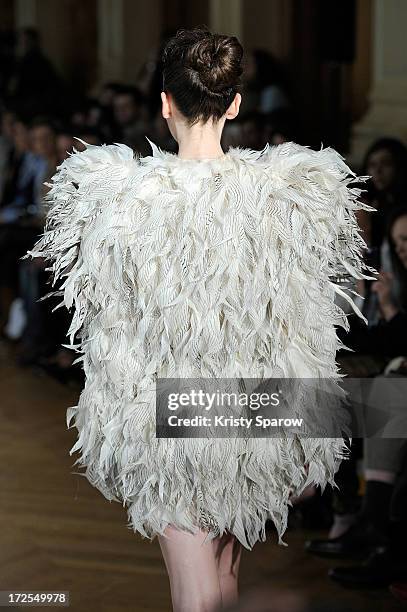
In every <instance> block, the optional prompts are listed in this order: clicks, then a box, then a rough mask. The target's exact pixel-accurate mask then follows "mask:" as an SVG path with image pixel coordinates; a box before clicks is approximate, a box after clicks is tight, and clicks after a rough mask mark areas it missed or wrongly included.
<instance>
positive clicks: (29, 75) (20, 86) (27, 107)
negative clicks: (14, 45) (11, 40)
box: [7, 28, 63, 116]
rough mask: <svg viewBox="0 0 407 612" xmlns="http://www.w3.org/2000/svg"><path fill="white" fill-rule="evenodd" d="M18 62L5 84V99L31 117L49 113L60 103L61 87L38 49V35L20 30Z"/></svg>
mask: <svg viewBox="0 0 407 612" xmlns="http://www.w3.org/2000/svg"><path fill="white" fill-rule="evenodd" d="M17 51H18V53H17V54H18V58H17V62H16V65H15V70H14V73H13V75H12V76H11V78H10V80H9V83H8V91H7V93H8V96H9V97H10V98H11V99H12V100H16V101H18V103H19V104H20V109H21V110H24V111H25V112H26V113H30V114H31V116H33V115H35V114H38V113H41V112H50V111H52V110H53V109H54V108H58V104H59V103H60V102H61V101H62V92H63V83H62V81H61V78H60V77H59V75H58V73H57V72H56V70H55V68H54V66H53V65H52V63H51V62H50V60H49V59H48V58H47V57H46V56H45V55H44V53H43V51H42V49H41V41H40V36H39V33H38V31H37V30H36V29H34V28H23V29H22V30H21V31H20V32H19V35H18V50H17Z"/></svg>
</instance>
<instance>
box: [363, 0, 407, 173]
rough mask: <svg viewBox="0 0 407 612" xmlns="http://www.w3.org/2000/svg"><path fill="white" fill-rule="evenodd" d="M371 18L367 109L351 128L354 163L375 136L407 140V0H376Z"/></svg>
mask: <svg viewBox="0 0 407 612" xmlns="http://www.w3.org/2000/svg"><path fill="white" fill-rule="evenodd" d="M372 18H373V24H372V31H373V67H372V88H371V93H370V95H369V109H368V111H367V113H366V115H365V116H364V117H363V119H362V120H361V121H360V122H359V123H357V124H356V125H355V126H354V129H353V138H352V149H351V162H352V163H353V164H359V163H360V162H361V160H362V158H363V156H364V154H365V152H366V149H367V148H368V147H369V145H370V144H371V143H372V142H373V141H374V140H376V139H377V138H380V137H382V136H394V137H396V138H400V139H401V140H403V141H405V142H407V55H406V53H405V39H406V29H405V24H406V23H407V2H405V0H386V1H383V0H375V3H374V7H373V16H372Z"/></svg>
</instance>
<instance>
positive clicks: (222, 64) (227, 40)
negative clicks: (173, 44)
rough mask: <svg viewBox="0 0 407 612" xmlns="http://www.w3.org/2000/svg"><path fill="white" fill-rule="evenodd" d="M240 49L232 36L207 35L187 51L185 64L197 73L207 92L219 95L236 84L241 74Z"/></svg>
mask: <svg viewBox="0 0 407 612" xmlns="http://www.w3.org/2000/svg"><path fill="white" fill-rule="evenodd" d="M241 49H242V48H241V45H240V43H239V42H238V40H237V39H236V38H235V37H234V36H223V35H221V34H211V33H209V34H208V35H207V36H205V37H204V38H202V39H201V40H198V41H197V42H195V43H194V44H193V45H192V46H191V47H190V48H189V49H188V51H187V54H186V57H185V64H186V66H188V67H189V68H191V69H192V70H195V71H196V72H197V73H198V75H199V79H200V81H201V82H202V84H203V85H204V86H205V87H206V88H207V89H208V90H209V91H211V92H214V93H220V92H222V91H224V90H225V89H229V88H230V87H236V86H237V84H238V81H239V77H240V75H241V73H242V68H241V59H242V51H241Z"/></svg>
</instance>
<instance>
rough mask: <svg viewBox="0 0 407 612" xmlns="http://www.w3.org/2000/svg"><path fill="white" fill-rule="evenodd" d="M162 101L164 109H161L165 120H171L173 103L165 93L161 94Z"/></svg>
mask: <svg viewBox="0 0 407 612" xmlns="http://www.w3.org/2000/svg"><path fill="white" fill-rule="evenodd" d="M161 101H162V108H161V113H162V116H163V118H164V119H169V117H171V103H170V100H169V97H168V95H167V94H166V93H165V91H162V92H161Z"/></svg>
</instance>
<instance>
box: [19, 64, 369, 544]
mask: <svg viewBox="0 0 407 612" xmlns="http://www.w3.org/2000/svg"><path fill="white" fill-rule="evenodd" d="M233 57H234V55H233ZM184 68H185V67H184ZM188 70H192V69H191V68H188ZM181 72H182V71H181ZM174 74H175V76H174ZM177 75H179V71H178V72H175V73H172V72H171V71H169V72H168V73H167V77H168V78H169V80H170V82H171V79H173V81H174V80H175V82H176V81H177V78H178V76H177ZM212 77H213V75H212ZM212 77H211V78H212ZM174 87H175V91H178V90H177V86H176V84H175V85H174ZM225 91H226V92H227V88H226V90H225ZM233 92H234V90H233V88H232V89H231V90H230V92H229V93H224V96H226V97H225V99H226V101H228V100H229V99H230V98H231V96H232V94H233ZM178 95H179V99H180V107H181V108H182V105H183V103H184V102H185V100H183V99H182V95H181V93H179V92H178ZM212 98H213V96H212ZM212 98H211V99H212ZM215 98H216V96H215ZM217 99H218V98H216V100H217ZM224 103H225V100H223V102H222V104H224ZM166 108H167V107H166V106H165V105H164V109H166ZM208 108H209V107H208ZM211 108H212V111H213V112H215V114H216V108H217V107H216V104H215V105H214V106H212V107H211ZM222 108H223V107H222V105H221V104H220V105H219V109H218V110H219V112H221V110H222ZM228 108H229V111H230V112H231V113H232V111H233V104H232V103H231V106H230V107H228ZM188 109H189V110H191V107H190V106H188V108H187V109H186V110H185V109H184V110H185V112H188ZM230 109H232V110H230ZM201 110H202V112H203V113H204V114H205V104H204V107H203V108H201ZM207 110H208V109H207ZM229 111H228V112H229ZM164 112H167V111H166V110H165V111H164ZM174 112H175V111H174ZM172 117H173V118H174V115H172ZM183 126H184V124H183V123H181V125H178V124H177V121H176V120H175V119H174V122H173V123H169V127H170V128H171V129H174V133H175V135H176V136H180V133H181V132H182V130H183V129H184V127H183ZM182 143H183V144H182V151H181V147H180V153H182V155H178V156H177V155H174V154H171V153H167V152H164V151H162V150H160V149H159V148H158V147H156V146H155V145H154V144H153V143H151V146H152V155H150V156H147V157H142V158H140V157H135V156H134V154H133V151H132V150H131V149H129V148H128V147H126V146H124V145H108V146H105V145H104V146H92V145H90V146H88V147H87V148H86V149H85V150H84V151H82V152H76V153H74V154H73V155H72V156H70V157H69V158H68V159H67V160H66V161H64V162H63V163H62V165H61V166H60V167H59V169H58V172H57V173H56V175H55V176H54V178H53V182H52V185H51V189H50V192H49V194H48V198H49V201H50V204H51V206H50V210H49V213H48V217H47V225H46V228H45V232H44V235H43V237H42V238H41V239H40V240H39V241H38V243H37V244H36V245H35V247H34V249H33V250H32V251H30V252H29V254H30V255H31V256H34V257H39V256H42V257H46V258H47V259H51V260H52V261H53V267H52V269H53V272H54V279H55V280H58V279H62V280H63V285H62V287H61V289H62V291H63V295H64V303H65V305H66V306H67V307H68V308H69V307H71V306H72V305H74V307H75V309H74V316H73V321H72V325H71V328H70V330H69V332H70V340H71V344H72V346H75V347H76V348H77V349H78V350H79V351H80V352H81V357H80V359H83V363H84V370H85V374H86V385H85V388H84V390H83V392H82V394H81V398H80V401H79V403H78V406H75V407H73V408H70V409H68V422H70V420H71V419H72V418H73V417H75V425H76V427H77V428H78V431H79V439H78V441H77V443H76V444H75V446H74V447H73V448H72V449H71V453H73V452H74V451H75V450H80V451H81V457H80V459H78V461H77V463H80V464H81V465H82V466H84V467H86V476H87V477H88V479H89V480H90V482H91V483H92V484H94V486H96V487H98V488H99V489H100V490H101V491H102V492H103V493H104V495H105V496H106V497H108V498H109V499H118V500H120V501H124V502H126V503H127V504H128V506H129V510H128V511H129V518H130V521H131V525H132V527H133V528H134V530H135V531H139V532H140V533H142V534H143V535H148V536H149V537H154V536H155V535H157V534H162V533H163V532H164V529H165V528H166V526H167V525H168V524H171V525H176V526H178V527H179V528H180V529H183V530H187V531H193V529H194V527H195V526H197V525H207V526H208V525H209V530H210V531H211V533H212V534H214V535H216V534H217V533H218V534H219V533H223V532H224V531H225V530H228V531H229V532H230V533H232V534H234V535H235V536H236V537H237V538H238V539H239V540H240V542H241V543H242V544H243V545H245V546H247V547H251V546H252V545H253V544H254V543H255V542H256V541H257V540H258V539H264V538H265V531H264V527H265V522H266V520H268V519H270V518H272V520H274V522H275V524H276V527H277V530H278V534H279V537H280V538H281V536H282V534H283V532H284V530H285V527H286V521H287V513H288V508H287V503H288V500H289V498H290V496H291V495H292V494H294V495H295V494H298V493H299V492H301V491H302V490H303V489H304V487H305V486H307V485H308V484H311V483H316V484H320V485H322V486H324V485H325V484H326V482H333V477H334V474H335V471H336V469H337V467H338V465H339V462H340V460H341V458H342V456H343V452H344V448H345V443H344V441H343V440H342V438H340V439H328V438H326V439H310V438H307V439H300V438H288V439H287V438H284V439H266V438H265V439H256V440H244V439H243V440H233V439H219V440H210V441H209V442H210V443H208V440H197V439H194V440H190V439H182V440H176V439H157V438H156V437H155V435H154V433H155V432H154V425H155V421H154V418H155V411H154V408H155V406H154V389H155V382H156V381H157V379H158V378H164V377H166V378H176V377H182V378H184V377H189V378H203V377H208V378H213V377H215V378H237V377H252V378H269V377H277V376H281V377H299V378H300V377H308V378H332V379H334V378H336V377H337V376H338V373H337V366H336V363H335V353H336V350H337V349H338V348H339V347H340V342H339V340H338V338H337V336H336V331H335V326H337V325H345V326H346V325H347V320H346V316H345V314H344V312H343V311H342V310H341V309H340V308H339V307H338V306H336V305H335V300H334V298H335V295H336V294H337V293H339V294H340V295H341V296H342V297H345V298H346V299H348V300H349V301H351V298H350V297H349V295H348V294H347V293H346V289H345V288H344V287H345V286H346V283H344V282H343V281H346V280H347V279H349V278H352V277H353V278H362V277H363V276H364V273H363V261H362V254H363V247H364V242H363V240H362V238H361V236H360V234H359V233H358V227H357V222H356V218H355V210H356V209H358V208H362V207H363V208H366V209H370V208H369V207H368V206H366V205H364V204H362V203H360V202H359V201H358V196H359V193H360V190H359V189H356V188H351V186H350V185H349V184H350V183H351V182H352V181H353V180H354V175H352V173H351V172H350V170H349V168H347V166H346V165H345V163H344V162H343V160H342V158H341V157H340V156H339V155H338V154H337V153H336V152H335V151H333V150H332V149H322V150H320V151H312V150H311V149H309V148H307V147H303V146H300V145H297V144H294V143H287V144H283V145H279V146H277V147H266V149H265V150H263V151H262V152H260V151H253V150H249V149H241V148H232V149H230V150H229V151H227V152H226V154H224V155H217V154H215V153H216V151H215V150H214V149H211V148H210V147H208V148H206V149H205V150H206V151H207V152H208V153H209V152H211V155H208V156H207V157H208V158H206V156H205V158H204V156H203V155H202V154H201V155H200V156H199V155H198V156H197V157H198V158H197V159H189V158H188V157H189V156H188V152H191V149H190V146H191V143H190V142H189V141H187V140H185V139H184V138H182ZM200 152H201V153H202V151H200ZM199 157H200V158H199ZM209 157H210V158H211V159H209ZM74 340H75V341H77V340H79V343H78V342H77V343H76V344H75V343H74ZM305 464H307V465H308V472H306V471H305V470H304V465H305Z"/></svg>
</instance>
